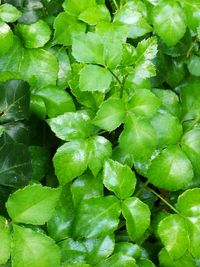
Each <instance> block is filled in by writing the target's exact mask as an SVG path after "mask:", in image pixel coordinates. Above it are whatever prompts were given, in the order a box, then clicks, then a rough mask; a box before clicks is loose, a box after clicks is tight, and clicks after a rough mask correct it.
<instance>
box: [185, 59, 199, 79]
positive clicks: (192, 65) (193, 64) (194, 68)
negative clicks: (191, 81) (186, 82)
mask: <svg viewBox="0 0 200 267" xmlns="http://www.w3.org/2000/svg"><path fill="white" fill-rule="evenodd" d="M187 67H188V70H189V72H190V73H191V74H192V75H193V76H198V77H199V76H200V71H199V68H200V57H198V56H195V55H193V56H191V57H190V59H189V62H188V64H187Z"/></svg>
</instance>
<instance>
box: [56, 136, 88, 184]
mask: <svg viewBox="0 0 200 267" xmlns="http://www.w3.org/2000/svg"><path fill="white" fill-rule="evenodd" d="M87 163H88V151H87V143H86V142H85V141H73V142H69V143H65V144H64V145H62V146H61V147H59V148H58V150H57V152H56V154H55V155H54V158H53V164H54V168H55V173H56V175H57V177H58V180H59V183H60V184H66V183H68V182H70V181H72V180H73V179H74V178H76V177H78V176H80V175H81V174H83V172H84V171H85V170H86V169H87Z"/></svg>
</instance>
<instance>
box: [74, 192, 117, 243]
mask: <svg viewBox="0 0 200 267" xmlns="http://www.w3.org/2000/svg"><path fill="white" fill-rule="evenodd" d="M120 213H121V209H120V204H119V201H118V200H117V198H116V197H114V196H107V197H99V198H90V199H84V200H83V201H82V202H81V204H80V206H79V209H78V212H77V215H76V217H75V224H74V234H75V236H79V237H86V238H90V237H96V236H102V235H107V234H111V233H112V232H114V231H115V230H116V228H117V226H118V223H119V215H120Z"/></svg>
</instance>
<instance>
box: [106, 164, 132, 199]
mask: <svg viewBox="0 0 200 267" xmlns="http://www.w3.org/2000/svg"><path fill="white" fill-rule="evenodd" d="M103 184H104V186H105V187H106V188H107V189H108V190H110V191H112V192H114V193H115V195H116V196H117V197H118V198H120V199H125V198H127V197H130V196H131V195H132V194H133V192H134V190H135V185H136V177H135V173H134V172H133V171H132V170H131V168H130V167H128V166H127V165H122V164H120V163H118V162H117V161H113V160H111V159H109V160H107V161H105V164H104V169H103Z"/></svg>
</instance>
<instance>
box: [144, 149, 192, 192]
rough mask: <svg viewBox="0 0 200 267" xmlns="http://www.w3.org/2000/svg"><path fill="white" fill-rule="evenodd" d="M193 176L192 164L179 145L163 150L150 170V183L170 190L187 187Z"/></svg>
mask: <svg viewBox="0 0 200 267" xmlns="http://www.w3.org/2000/svg"><path fill="white" fill-rule="evenodd" d="M160 166H163V167H162V170H160ZM192 178H193V168H192V164H191V162H190V161H189V159H188V158H187V156H186V155H185V153H184V152H183V151H182V150H181V148H180V147H179V146H178V145H177V146H169V147H167V148H165V149H164V150H162V151H161V153H160V154H159V155H158V156H157V157H156V158H155V159H154V160H153V161H152V163H151V165H150V167H149V170H148V179H149V181H150V183H152V184H153V185H155V186H156V187H159V188H163V189H166V190H169V191H176V190H179V189H184V188H186V187H187V186H188V184H189V183H190V182H191V181H192Z"/></svg>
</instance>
